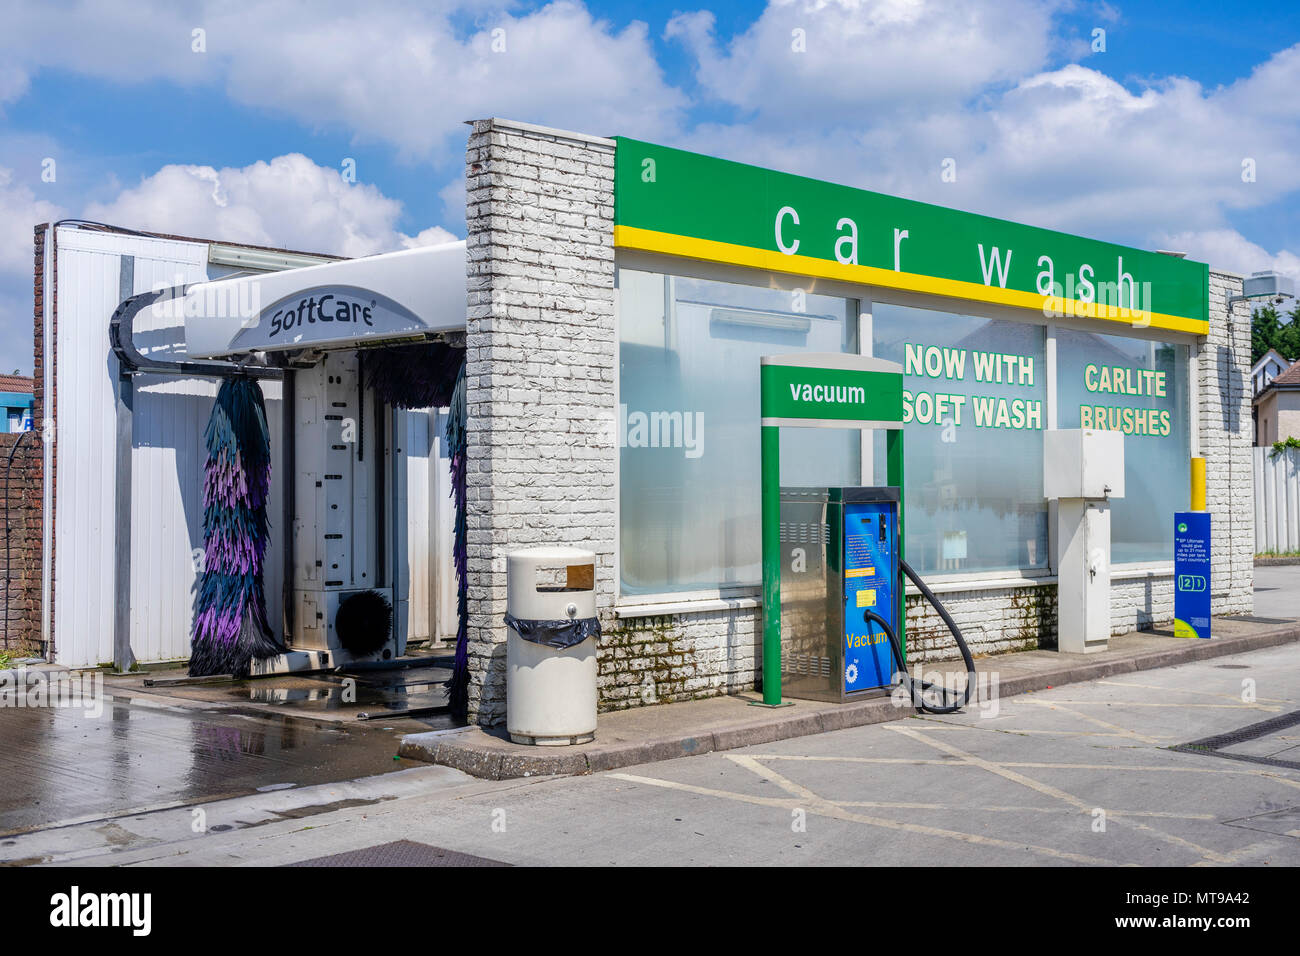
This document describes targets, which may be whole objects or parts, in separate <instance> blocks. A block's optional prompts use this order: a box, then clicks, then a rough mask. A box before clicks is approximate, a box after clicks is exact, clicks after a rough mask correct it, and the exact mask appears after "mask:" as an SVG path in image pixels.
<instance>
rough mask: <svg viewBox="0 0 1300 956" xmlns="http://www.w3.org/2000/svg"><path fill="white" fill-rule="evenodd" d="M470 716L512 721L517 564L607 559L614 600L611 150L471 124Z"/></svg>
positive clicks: (607, 583) (601, 592)
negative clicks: (512, 598) (561, 552)
mask: <svg viewBox="0 0 1300 956" xmlns="http://www.w3.org/2000/svg"><path fill="white" fill-rule="evenodd" d="M465 188H466V210H465V211H466V225H467V229H468V240H467V243H466V245H467V259H466V273H467V283H468V313H467V327H466V349H467V355H466V363H467V365H466V387H467V400H468V408H469V423H468V424H469V432H468V469H467V471H468V477H467V485H468V487H467V499H468V503H467V514H466V522H467V531H468V543H469V556H468V557H469V563H468V575H469V624H468V631H469V666H470V683H469V715H470V720H471V721H472V722H478V723H481V724H484V725H487V726H495V725H499V724H502V723H504V722H505V713H506V711H505V639H506V635H505V625H504V624H503V623H502V616H503V615H504V614H505V610H506V554H507V552H509V551H510V550H512V549H515V548H522V547H529V546H534V545H542V544H563V545H572V546H574V547H581V548H588V549H590V550H592V551H594V552H596V556H597V557H596V564H597V569H596V577H597V580H596V588H597V602H598V605H599V606H600V608H601V609H602V612H603V615H602V616H604V614H607V613H608V609H609V608H611V607H612V605H613V596H614V513H615V512H614V496H615V466H616V463H617V457H616V456H617V452H618V449H617V447H616V440H617V438H616V430H615V414H616V409H615V401H614V396H615V374H616V371H617V368H616V362H617V342H616V340H615V329H614V142H613V141H612V140H607V139H599V138H597V137H592V136H584V135H582V134H578V133H567V132H563V131H561V130H552V129H544V128H541V127H536V126H530V125H528V124H524V123H514V122H510V121H506V120H499V119H491V120H479V121H477V122H475V123H474V124H473V132H472V133H471V134H470V139H469V147H468V149H467V151H466V169H465Z"/></svg>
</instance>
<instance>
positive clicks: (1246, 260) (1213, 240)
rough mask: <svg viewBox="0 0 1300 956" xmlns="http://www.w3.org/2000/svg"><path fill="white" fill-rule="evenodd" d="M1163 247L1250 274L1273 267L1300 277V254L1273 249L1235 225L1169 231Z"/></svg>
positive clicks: (1192, 257) (1237, 271) (1230, 269)
mask: <svg viewBox="0 0 1300 956" xmlns="http://www.w3.org/2000/svg"><path fill="white" fill-rule="evenodd" d="M1162 248H1165V249H1172V250H1175V251H1177V252H1186V253H1187V256H1188V258H1189V259H1197V260H1199V261H1201V262H1208V263H1210V264H1211V265H1214V266H1218V267H1220V268H1223V269H1227V270H1229V271H1230V272H1236V273H1239V274H1241V275H1247V276H1248V275H1250V274H1251V273H1252V272H1262V271H1264V270H1271V271H1274V272H1281V273H1284V274H1286V275H1289V276H1292V277H1293V278H1295V279H1296V280H1298V281H1300V256H1298V255H1296V254H1295V253H1294V252H1290V251H1288V250H1286V249H1282V250H1280V251H1278V252H1269V251H1268V250H1267V249H1265V248H1264V247H1263V246H1261V245H1259V244H1258V243H1254V242H1251V241H1250V240H1249V239H1247V238H1246V237H1245V236H1243V235H1242V234H1241V233H1239V232H1237V231H1236V230H1235V229H1210V230H1206V231H1204V232H1180V233H1175V234H1172V235H1166V236H1164V238H1163V242H1162Z"/></svg>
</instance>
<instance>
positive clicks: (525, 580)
mask: <svg viewBox="0 0 1300 956" xmlns="http://www.w3.org/2000/svg"><path fill="white" fill-rule="evenodd" d="M539 569H546V571H547V572H549V573H548V574H546V579H549V581H550V582H551V583H543V584H541V585H539V584H538V571H539ZM595 571H596V555H595V554H594V553H592V552H591V551H583V550H580V549H578V548H560V547H555V548H526V549H524V550H522V551H515V552H512V553H511V554H509V555H507V556H506V614H507V615H508V616H509V617H510V618H513V619H514V620H515V621H517V622H518V623H519V626H520V629H522V630H523V631H524V632H525V633H526V634H530V635H531V636H532V637H533V638H534V639H532V640H525V639H524V638H523V637H521V636H520V633H519V630H516V628H515V627H513V626H509V625H507V628H506V635H507V636H506V729H507V730H508V731H509V732H510V739H511V740H513V741H514V742H515V743H518V744H539V745H542V746H564V745H566V744H584V743H587V742H588V741H591V740H594V739H595V738H596V638H597V637H598V636H599V625H597V624H596V623H595V620H596V588H595ZM557 581H558V582H561V583H555V582H557ZM542 621H550V622H566V623H568V622H573V623H574V624H578V622H589V623H588V624H586V625H579V626H578V627H575V628H573V629H570V630H567V631H563V630H559V631H558V633H559V634H560V636H559V637H557V638H554V639H556V640H572V639H573V638H575V637H576V636H577V633H583V632H584V631H585V632H587V633H591V632H592V631H593V630H594V633H591V636H587V637H586V638H585V639H582V640H579V641H578V642H577V643H574V644H572V645H571V646H567V647H554V646H550V645H548V644H546V643H539V640H541V639H545V638H546V637H547V636H548V635H556V634H557V629H556V628H554V627H553V628H549V629H548V628H545V627H540V626H537V625H533V626H529V625H532V622H542ZM575 631H576V632H577V633H574V632H575Z"/></svg>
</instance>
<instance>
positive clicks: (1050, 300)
mask: <svg viewBox="0 0 1300 956" xmlns="http://www.w3.org/2000/svg"><path fill="white" fill-rule="evenodd" d="M614 223H615V225H614V244H615V245H616V246H619V247H622V248H627V249H642V250H646V251H649V252H658V253H665V254H668V255H677V256H685V257H688V258H692V259H701V260H705V261H710V262H721V263H728V264H733V265H742V266H751V267H754V268H759V269H764V270H768V271H772V272H782V273H789V274H795V275H803V276H809V277H812V278H827V279H841V280H844V281H848V282H858V283H864V284H870V285H878V286H885V287H888V288H894V289H906V290H909V291H914V292H925V293H930V294H934V295H943V296H950V297H954V298H959V299H968V300H974V301H980V302H992V303H996V304H999V305H1007V306H1013V307H1018V308H1027V309H1034V310H1040V311H1041V312H1042V313H1043V314H1044V315H1045V316H1046V317H1048V318H1051V317H1053V316H1058V317H1064V316H1073V317H1083V318H1092V319H1101V320H1105V321H1108V322H1116V323H1123V324H1126V325H1132V326H1137V327H1144V328H1145V327H1150V328H1159V329H1169V330H1172V331H1177V332H1191V333H1194V334H1197V335H1205V334H1206V333H1207V332H1208V329H1209V322H1208V319H1209V311H1208V296H1209V271H1208V268H1207V267H1206V266H1205V265H1204V264H1202V263H1197V262H1190V261H1187V260H1184V259H1177V258H1173V257H1171V256H1162V255H1159V254H1158V253H1152V252H1145V251H1142V250H1139V249H1130V248H1127V247H1125V246H1117V245H1112V244H1110V243H1106V242H1098V241H1095V240H1091V239H1083V238H1079V237H1077V236H1071V235H1067V234H1065V233H1060V232H1053V231H1051V230H1047V229H1038V228H1035V227H1032V226H1025V225H1021V224H1019V223H1014V222H1007V221H1005V220H1002V219H992V218H989V217H987V216H976V215H973V214H971V213H965V212H960V211H957V210H953V209H945V208H943V207H941V206H932V205H929V204H926V203H920V202H914V201H912V200H907V199H899V198H896V197H893V196H885V195H881V194H880V193H874V192H867V191H866V190H861V189H852V188H850V187H847V186H838V185H835V184H833V183H826V182H819V181H817V180H813V179H805V178H803V177H801V176H792V175H789V174H787V173H778V172H773V171H771V170H767V169H761V168H759V167H756V166H747V165H744V164H742V163H733V162H728V161H726V160H721V159H714V158H712V157H708V156H700V155H698V154H695V153H688V152H683V151H681V150H675V149H667V148H665V147H663V146H654V145H651V144H649V143H643V142H639V141H637V140H631V139H624V138H620V139H619V140H618V149H617V153H616V158H615V179H614Z"/></svg>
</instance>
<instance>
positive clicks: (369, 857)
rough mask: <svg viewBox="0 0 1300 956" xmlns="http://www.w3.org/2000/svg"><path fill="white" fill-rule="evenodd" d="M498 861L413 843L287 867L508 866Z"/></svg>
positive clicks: (397, 843) (400, 842) (381, 846)
mask: <svg viewBox="0 0 1300 956" xmlns="http://www.w3.org/2000/svg"><path fill="white" fill-rule="evenodd" d="M509 865H510V864H509V863H502V862H501V861H499V860H489V859H487V858H485V857H481V856H472V855H470V854H468V853H458V852H457V851H455V850H445V849H443V848H442V847H440V846H430V845H429V844H427V843H416V842H414V841H413V840H394V841H393V842H392V843H380V844H378V845H377V846H368V847H364V848H363V849H360V850H349V851H348V852H347V853H335V854H334V855H333V856H318V857H316V858H315V859H313V860H302V861H301V862H298V863H290V864H289V866H509Z"/></svg>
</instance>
